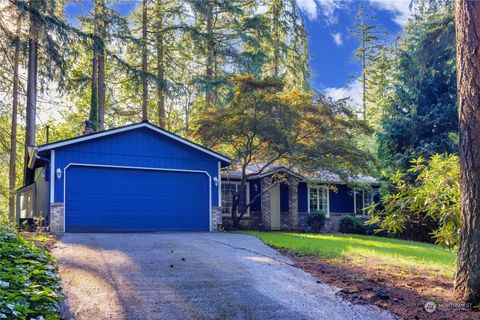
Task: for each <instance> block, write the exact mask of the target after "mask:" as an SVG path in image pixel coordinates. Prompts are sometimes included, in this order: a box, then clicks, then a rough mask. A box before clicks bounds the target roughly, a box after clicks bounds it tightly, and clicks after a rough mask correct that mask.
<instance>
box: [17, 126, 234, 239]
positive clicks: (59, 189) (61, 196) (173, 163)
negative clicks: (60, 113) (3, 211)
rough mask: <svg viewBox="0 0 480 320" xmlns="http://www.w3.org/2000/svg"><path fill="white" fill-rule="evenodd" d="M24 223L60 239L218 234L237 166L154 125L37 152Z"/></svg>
mask: <svg viewBox="0 0 480 320" xmlns="http://www.w3.org/2000/svg"><path fill="white" fill-rule="evenodd" d="M29 153H30V157H29V158H30V162H29V167H30V168H32V169H34V170H35V179H34V180H35V181H34V183H32V184H31V185H29V186H26V187H24V188H22V189H20V190H19V191H18V192H17V199H18V201H17V203H18V205H17V216H18V219H19V220H24V219H31V218H33V217H35V216H42V217H45V220H46V224H48V225H49V227H50V230H51V231H53V232H148V231H209V230H210V231H211V230H214V229H216V228H217V226H218V225H220V224H221V223H222V222H221V210H220V202H221V200H220V192H219V190H220V186H219V183H220V179H221V178H220V170H221V168H223V167H225V166H227V165H229V164H230V159H229V158H227V157H225V156H223V155H221V154H219V153H216V152H214V151H212V150H209V149H207V148H204V147H202V146H200V145H198V144H195V143H193V142H191V141H188V140H186V139H183V138H181V137H179V136H177V135H175V134H172V133H170V132H168V131H165V130H163V129H160V128H158V127H156V126H154V125H152V124H150V123H148V122H142V123H138V124H133V125H127V126H124V127H119V128H115V129H111V130H106V131H102V132H98V133H91V134H86V135H83V136H79V137H76V138H72V139H68V140H63V141H58V142H54V143H50V144H46V145H42V146H38V147H35V148H31V149H30V152H29Z"/></svg>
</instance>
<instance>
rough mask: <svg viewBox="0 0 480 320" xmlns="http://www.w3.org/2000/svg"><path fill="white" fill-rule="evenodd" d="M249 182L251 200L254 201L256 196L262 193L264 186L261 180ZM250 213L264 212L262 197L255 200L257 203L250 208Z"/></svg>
mask: <svg viewBox="0 0 480 320" xmlns="http://www.w3.org/2000/svg"><path fill="white" fill-rule="evenodd" d="M249 182H250V199H253V198H254V197H255V196H257V195H258V194H259V193H260V192H261V191H260V190H261V189H262V185H261V182H260V179H252V180H249ZM250 211H251V212H252V211H254V212H260V211H262V201H261V197H259V196H258V197H257V198H256V199H255V201H254V202H253V203H252V205H251V206H250Z"/></svg>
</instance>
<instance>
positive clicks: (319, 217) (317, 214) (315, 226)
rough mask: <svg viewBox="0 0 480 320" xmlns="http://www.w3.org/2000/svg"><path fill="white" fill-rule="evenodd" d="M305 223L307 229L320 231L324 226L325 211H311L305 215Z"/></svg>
mask: <svg viewBox="0 0 480 320" xmlns="http://www.w3.org/2000/svg"><path fill="white" fill-rule="evenodd" d="M305 223H306V225H307V231H309V232H320V231H322V229H323V227H324V226H325V213H323V212H321V211H313V212H311V213H309V214H308V215H307V216H306V218H305Z"/></svg>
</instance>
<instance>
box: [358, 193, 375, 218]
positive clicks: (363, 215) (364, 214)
mask: <svg viewBox="0 0 480 320" xmlns="http://www.w3.org/2000/svg"><path fill="white" fill-rule="evenodd" d="M365 191H366V190H365V188H361V189H360V188H355V187H354V188H353V211H354V213H355V216H357V217H366V216H368V215H369V214H368V212H365V211H364V210H361V212H360V213H358V212H357V192H361V193H362V208H365ZM369 191H371V192H370V198H371V199H370V201H371V202H373V199H374V192H373V188H372V190H369Z"/></svg>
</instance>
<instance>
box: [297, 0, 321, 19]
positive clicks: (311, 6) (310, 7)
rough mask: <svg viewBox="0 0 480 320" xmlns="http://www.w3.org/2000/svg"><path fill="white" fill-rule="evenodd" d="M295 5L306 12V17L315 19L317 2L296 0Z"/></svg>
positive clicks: (313, 0)
mask: <svg viewBox="0 0 480 320" xmlns="http://www.w3.org/2000/svg"><path fill="white" fill-rule="evenodd" d="M297 5H298V7H299V8H300V10H302V11H304V12H305V13H306V14H307V16H308V19H310V20H316V19H317V3H316V2H315V0H297Z"/></svg>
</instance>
